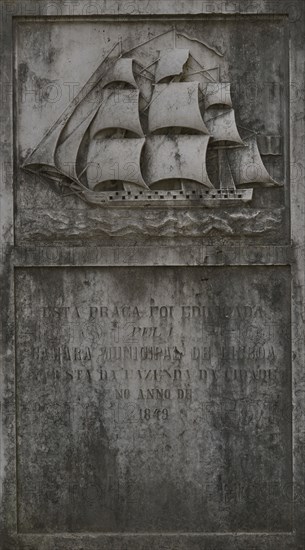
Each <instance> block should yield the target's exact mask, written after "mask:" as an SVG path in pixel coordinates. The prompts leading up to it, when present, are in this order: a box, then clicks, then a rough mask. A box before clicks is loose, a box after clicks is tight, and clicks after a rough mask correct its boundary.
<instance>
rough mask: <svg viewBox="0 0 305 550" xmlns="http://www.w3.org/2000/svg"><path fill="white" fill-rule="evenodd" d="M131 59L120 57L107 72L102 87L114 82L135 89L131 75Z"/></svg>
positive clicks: (135, 85) (135, 84)
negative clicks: (123, 83) (122, 83)
mask: <svg viewBox="0 0 305 550" xmlns="http://www.w3.org/2000/svg"><path fill="white" fill-rule="evenodd" d="M133 61H134V60H133V59H131V58H127V57H121V58H119V59H117V60H116V61H115V62H114V63H113V65H112V66H111V67H110V69H109V70H108V72H107V74H106V75H105V77H104V79H103V87H105V86H108V84H113V83H114V82H125V83H126V84H129V85H130V86H133V87H134V88H137V83H136V81H135V77H134V73H133Z"/></svg>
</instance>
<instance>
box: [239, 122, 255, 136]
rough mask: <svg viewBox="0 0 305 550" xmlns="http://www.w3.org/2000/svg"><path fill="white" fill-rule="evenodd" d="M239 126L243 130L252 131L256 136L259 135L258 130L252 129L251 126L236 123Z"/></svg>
mask: <svg viewBox="0 0 305 550" xmlns="http://www.w3.org/2000/svg"><path fill="white" fill-rule="evenodd" d="M236 126H237V128H241V129H242V130H246V132H250V134H253V135H255V136H257V135H258V132H256V131H255V130H252V129H251V128H246V127H245V126H241V125H240V124H236Z"/></svg>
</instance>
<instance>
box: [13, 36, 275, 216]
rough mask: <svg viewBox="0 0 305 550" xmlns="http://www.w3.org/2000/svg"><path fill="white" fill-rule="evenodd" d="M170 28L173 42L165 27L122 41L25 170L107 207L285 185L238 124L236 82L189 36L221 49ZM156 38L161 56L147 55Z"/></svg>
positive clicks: (230, 201) (199, 199)
mask: <svg viewBox="0 0 305 550" xmlns="http://www.w3.org/2000/svg"><path fill="white" fill-rule="evenodd" d="M166 34H171V35H172V41H173V42H172V47H171V48H164V49H161V50H158V41H159V40H160V35H157V36H153V37H151V38H149V39H147V40H146V41H144V42H141V43H140V44H138V45H136V46H134V47H133V48H132V49H128V48H126V47H125V46H124V44H123V43H122V41H119V42H118V43H117V44H116V45H115V46H114V47H113V48H112V50H111V52H109V55H108V56H107V57H106V58H105V59H104V60H103V61H102V63H101V65H100V67H99V68H98V70H97V71H96V73H95V75H93V77H92V78H91V80H90V82H89V83H87V84H86V85H85V86H84V88H83V89H82V90H81V91H80V93H79V94H78V96H77V97H76V99H75V100H74V101H73V102H72V103H71V105H69V107H68V109H67V111H66V112H65V113H64V114H63V115H62V116H61V117H60V118H59V120H58V121H57V122H56V124H55V125H54V126H53V127H52V128H51V129H50V130H49V132H48V133H47V135H46V136H45V137H44V138H43V140H42V141H41V142H40V143H39V144H38V146H37V148H36V149H35V150H34V151H33V152H32V153H31V154H30V155H29V157H28V158H27V159H26V160H25V162H24V164H23V168H24V169H25V170H28V171H32V172H38V173H39V174H42V175H43V176H45V177H46V178H47V179H48V180H50V181H51V182H52V183H55V184H56V186H57V187H59V188H64V187H68V188H69V189H70V190H71V191H72V192H75V193H76V194H77V195H78V196H79V197H80V198H82V199H83V200H85V201H87V202H88V203H91V204H97V205H107V206H120V205H122V204H124V205H125V204H126V201H128V202H129V203H130V206H131V204H132V203H135V202H136V203H137V204H139V203H149V202H153V204H154V206H157V205H159V204H160V205H162V206H163V205H164V203H166V204H171V205H173V206H175V205H176V204H178V205H180V206H181V203H183V204H186V205H187V204H189V205H192V204H196V205H199V204H200V205H201V206H202V207H215V208H227V207H228V206H233V207H234V206H237V205H240V204H243V203H248V202H251V200H252V197H253V184H255V185H256V186H258V187H261V186H268V187H277V186H280V185H281V183H279V182H277V181H275V180H274V179H273V178H272V177H271V176H270V174H269V173H268V171H267V169H266V168H265V166H264V164H263V161H262V159H261V156H260V152H259V148H258V145H257V139H256V134H255V132H254V131H253V129H252V128H246V129H245V128H244V129H242V132H241V131H240V129H239V128H238V127H237V125H236V121H235V112H234V107H233V102H232V98H231V93H230V83H229V82H221V81H220V77H219V73H220V71H219V66H217V67H212V66H211V67H210V66H205V65H203V64H202V63H201V61H200V59H198V53H197V48H196V49H195V51H194V48H193V43H194V42H195V43H196V46H198V43H199V44H200V45H201V47H202V48H203V49H206V50H208V51H209V50H211V51H212V52H213V53H214V54H215V55H216V56H217V57H219V58H222V57H223V54H222V53H221V52H220V51H219V50H218V49H215V48H213V47H212V46H210V45H208V44H207V43H206V42H201V41H199V40H198V39H195V38H194V37H192V36H188V35H186V34H184V33H181V32H179V31H177V30H176V28H175V27H174V28H169V29H167V30H166V31H165V32H164V33H162V36H163V35H166ZM181 39H182V41H181ZM152 42H153V43H155V45H156V54H155V57H154V58H152V59H151V58H149V57H147V58H146V56H145V46H146V45H147V44H148V43H152ZM186 44H187V45H188V47H187V48H186V47H185V45H186ZM182 45H183V46H184V47H182ZM143 52H144V55H143ZM143 58H144V59H145V58H146V63H143Z"/></svg>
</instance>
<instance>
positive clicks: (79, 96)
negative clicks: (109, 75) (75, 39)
mask: <svg viewBox="0 0 305 550" xmlns="http://www.w3.org/2000/svg"><path fill="white" fill-rule="evenodd" d="M118 45H119V41H118V42H116V44H114V46H113V47H112V48H111V50H110V51H109V52H108V53H107V55H106V57H104V59H103V61H102V63H100V64H99V66H98V67H97V69H96V70H95V72H94V74H93V75H92V76H91V77H90V78H89V79H88V80H87V82H86V83H85V84H84V86H83V87H82V89H81V90H80V92H79V93H78V94H77V96H76V97H75V98H74V99H73V100H72V101H71V103H69V105H67V107H66V108H65V109H64V110H63V112H62V113H61V115H60V117H59V118H58V119H57V120H56V121H55V122H54V124H53V125H52V126H51V128H50V129H49V130H48V131H47V133H46V134H45V135H44V136H43V138H42V140H41V141H40V142H39V143H38V145H36V147H35V148H34V149H33V151H32V152H31V154H30V155H29V157H28V159H30V158H31V156H33V154H34V153H35V151H36V150H37V149H38V147H40V146H41V144H42V143H43V142H44V141H45V140H46V139H47V137H48V136H49V135H50V134H51V133H52V132H53V130H54V129H55V128H56V126H57V125H58V124H61V123H62V122H63V121H65V118H66V117H67V116H68V113H69V112H70V109H71V108H72V106H74V109H73V110H72V112H71V116H72V115H73V112H74V111H75V109H76V107H77V106H78V105H79V104H80V103H81V102H82V101H84V99H86V97H87V96H88V95H89V94H90V92H92V90H93V89H94V87H95V86H96V85H97V84H98V83H99V82H100V80H101V79H102V78H103V76H104V73H102V75H101V76H100V77H99V78H98V79H97V80H96V82H93V83H92V87H91V88H90V90H89V91H88V92H87V93H86V95H85V96H84V97H82V92H83V90H84V88H86V87H87V85H88V84H89V83H91V79H92V78H93V79H94V75H96V73H98V71H99V68H100V66H101V65H102V64H103V63H105V61H106V59H108V57H109V56H110V54H111V53H112V52H113V50H115V48H117V46H118ZM113 61H114V60H113Z"/></svg>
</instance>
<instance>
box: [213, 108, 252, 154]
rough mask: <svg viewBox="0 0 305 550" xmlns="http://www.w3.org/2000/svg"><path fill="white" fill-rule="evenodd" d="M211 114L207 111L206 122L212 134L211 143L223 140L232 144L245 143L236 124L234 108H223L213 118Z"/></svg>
mask: <svg viewBox="0 0 305 550" xmlns="http://www.w3.org/2000/svg"><path fill="white" fill-rule="evenodd" d="M209 116H210V115H209V112H207V113H206V116H205V123H206V125H207V128H208V131H209V133H210V134H211V143H216V142H219V141H222V142H226V143H229V144H232V145H244V142H243V140H242V139H241V137H240V135H239V132H238V129H237V126H236V122H235V115H234V109H230V110H222V111H220V112H219V113H218V114H216V116H213V117H212V118H209Z"/></svg>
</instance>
